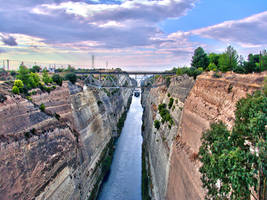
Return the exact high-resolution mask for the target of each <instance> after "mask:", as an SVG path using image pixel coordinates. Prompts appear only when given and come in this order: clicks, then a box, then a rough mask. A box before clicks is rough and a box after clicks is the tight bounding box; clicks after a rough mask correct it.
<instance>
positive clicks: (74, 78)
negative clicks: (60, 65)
mask: <svg viewBox="0 0 267 200" xmlns="http://www.w3.org/2000/svg"><path fill="white" fill-rule="evenodd" d="M65 80H69V81H70V82H71V83H72V84H75V83H76V81H77V76H76V74H75V73H68V74H66V75H65Z"/></svg>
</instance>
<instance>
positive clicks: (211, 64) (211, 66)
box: [208, 63, 217, 71]
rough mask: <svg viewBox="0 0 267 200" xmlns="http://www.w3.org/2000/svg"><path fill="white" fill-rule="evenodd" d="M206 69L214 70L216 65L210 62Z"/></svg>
mask: <svg viewBox="0 0 267 200" xmlns="http://www.w3.org/2000/svg"><path fill="white" fill-rule="evenodd" d="M208 69H209V71H215V70H217V66H216V65H215V64H214V63H210V64H209V66H208Z"/></svg>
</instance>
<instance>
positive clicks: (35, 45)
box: [0, 0, 267, 70]
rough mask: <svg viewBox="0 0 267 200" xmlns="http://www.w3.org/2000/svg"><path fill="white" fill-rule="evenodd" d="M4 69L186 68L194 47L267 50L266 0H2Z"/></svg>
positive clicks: (0, 33) (0, 34)
mask: <svg viewBox="0 0 267 200" xmlns="http://www.w3.org/2000/svg"><path fill="white" fill-rule="evenodd" d="M0 5H1V6H0V66H1V65H2V60H6V59H10V60H18V61H25V63H27V62H26V61H30V62H34V61H36V62H37V63H38V62H43V63H57V64H61V63H62V64H65V63H66V64H67V63H68V64H72V65H75V66H77V67H78V66H81V67H86V66H87V67H88V66H91V55H95V65H96V67H105V66H106V62H107V61H108V63H109V65H108V66H109V67H121V68H123V69H126V70H136V69H139V70H165V69H169V68H172V67H177V66H184V65H189V64H190V61H191V57H192V54H193V51H194V49H195V48H197V47H198V46H202V47H203V48H204V50H205V51H206V52H217V53H219V52H223V51H224V50H225V48H226V47H227V45H229V44H231V45H232V46H234V48H235V49H236V50H237V51H238V53H239V54H242V55H243V56H245V57H246V56H247V55H248V53H258V52H259V51H260V50H263V49H265V48H266V47H267V1H266V0H253V1H252V0H112V1H107V0H91V1H90V0H72V1H70V0H0Z"/></svg>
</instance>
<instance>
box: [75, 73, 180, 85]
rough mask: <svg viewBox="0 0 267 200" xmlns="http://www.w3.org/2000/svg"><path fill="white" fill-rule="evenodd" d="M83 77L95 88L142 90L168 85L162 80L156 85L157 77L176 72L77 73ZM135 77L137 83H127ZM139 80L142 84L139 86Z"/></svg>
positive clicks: (87, 83)
mask: <svg viewBox="0 0 267 200" xmlns="http://www.w3.org/2000/svg"><path fill="white" fill-rule="evenodd" d="M75 73H76V75H78V76H82V77H83V79H84V81H85V83H86V85H87V86H90V87H95V88H107V89H109V88H111V89H112V88H114V89H116V88H141V87H159V86H162V85H165V84H166V80H167V79H164V78H161V79H160V81H159V80H158V81H157V83H155V78H156V76H160V75H162V76H171V75H175V74H176V73H175V72H159V71H100V70H94V71H88V72H75ZM129 76H131V78H132V76H134V79H135V80H136V81H131V82H130V83H129V82H127V80H126V78H127V77H129ZM137 80H138V81H139V82H140V83H141V84H138V82H137Z"/></svg>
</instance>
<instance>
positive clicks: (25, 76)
mask: <svg viewBox="0 0 267 200" xmlns="http://www.w3.org/2000/svg"><path fill="white" fill-rule="evenodd" d="M29 72H30V71H29V69H28V68H27V67H26V66H24V65H21V66H19V70H18V75H17V79H20V80H21V81H22V82H23V83H24V85H26V87H27V88H31V84H30V81H29V77H30V74H29Z"/></svg>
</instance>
